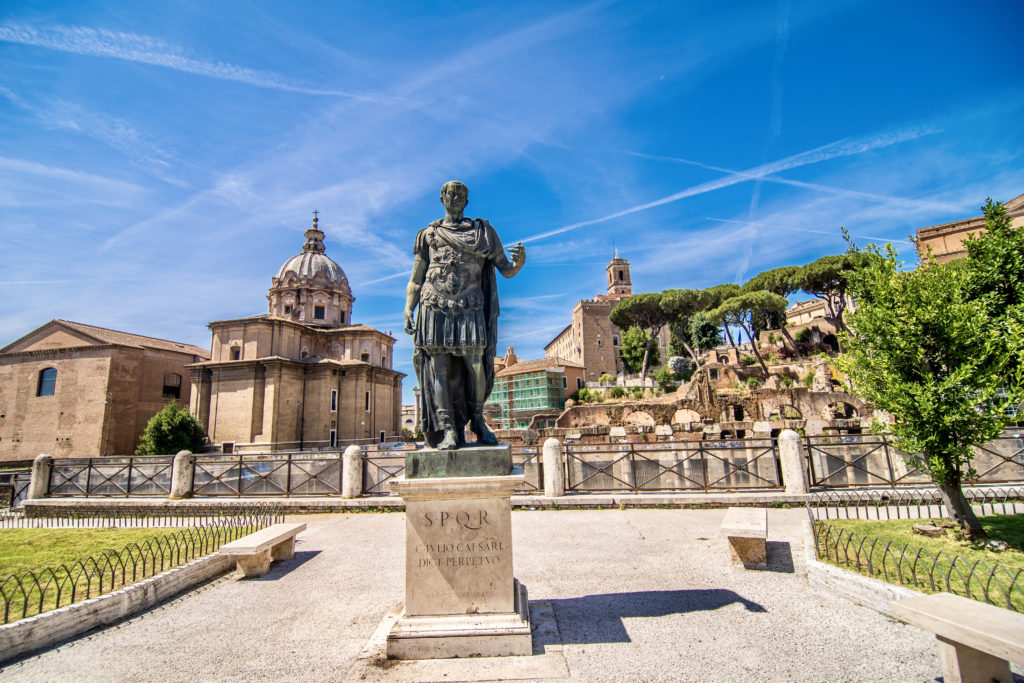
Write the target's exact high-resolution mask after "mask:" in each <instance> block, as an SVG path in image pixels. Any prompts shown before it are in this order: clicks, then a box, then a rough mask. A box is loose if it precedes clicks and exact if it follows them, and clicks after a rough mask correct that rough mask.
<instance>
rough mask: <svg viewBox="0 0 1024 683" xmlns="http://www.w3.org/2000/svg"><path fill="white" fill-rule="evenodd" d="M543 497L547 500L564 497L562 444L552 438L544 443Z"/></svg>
mask: <svg viewBox="0 0 1024 683" xmlns="http://www.w3.org/2000/svg"><path fill="white" fill-rule="evenodd" d="M544 495H545V496H547V497H548V498H557V497H558V496H564V495H565V473H564V468H563V466H562V442H561V441H559V440H558V439H555V438H553V437H552V438H550V439H548V440H547V441H545V442H544Z"/></svg>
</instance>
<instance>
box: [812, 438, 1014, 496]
mask: <svg viewBox="0 0 1024 683" xmlns="http://www.w3.org/2000/svg"><path fill="white" fill-rule="evenodd" d="M804 446H805V448H806V454H807V463H808V468H807V470H808V477H809V480H810V485H811V486H812V487H828V488H836V487H847V486H893V487H895V486H906V485H911V486H915V485H916V486H920V485H922V484H928V483H930V482H931V479H930V478H929V477H928V475H927V474H926V473H925V472H923V471H922V470H921V469H920V468H919V467H916V466H914V465H913V464H908V460H909V462H910V463H913V462H915V461H919V458H918V457H917V456H914V457H910V458H908V457H907V455H906V454H904V453H902V452H901V451H899V450H898V449H896V447H895V446H893V444H892V437H891V436H888V435H886V434H877V435H876V434H842V435H836V436H805V437H804ZM970 464H971V466H972V467H973V469H974V470H975V472H977V476H976V478H974V479H972V480H971V483H1007V482H1015V481H1024V439H1022V438H1021V436H1020V435H1019V434H1017V433H1007V434H1004V435H1003V436H999V437H997V438H995V439H993V440H992V441H989V442H988V443H986V444H984V445H983V446H978V447H976V448H974V456H973V457H972V458H971V463H970Z"/></svg>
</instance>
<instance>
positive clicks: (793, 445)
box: [779, 429, 807, 494]
mask: <svg viewBox="0 0 1024 683" xmlns="http://www.w3.org/2000/svg"><path fill="white" fill-rule="evenodd" d="M779 459H780V460H781V461H782V481H783V482H785V484H786V493H794V494H803V493H807V462H806V461H805V460H804V457H803V449H802V448H800V435H799V434H797V433H796V432H795V431H793V430H792V429H783V430H782V433H781V434H779Z"/></svg>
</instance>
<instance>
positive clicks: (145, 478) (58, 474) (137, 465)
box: [48, 455, 174, 497]
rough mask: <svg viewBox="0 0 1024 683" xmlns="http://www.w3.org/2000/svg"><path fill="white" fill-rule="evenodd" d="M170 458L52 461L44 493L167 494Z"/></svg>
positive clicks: (61, 494)
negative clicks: (47, 489) (46, 490)
mask: <svg viewBox="0 0 1024 683" xmlns="http://www.w3.org/2000/svg"><path fill="white" fill-rule="evenodd" d="M173 460H174V459H173V458H171V457H168V456H164V455H157V456H129V457H123V458H122V457H115V458H88V459H62V460H54V461H53V467H52V469H51V470H50V482H49V487H48V488H49V494H48V495H50V496H54V497H63V496H85V497H89V496H117V497H131V496H167V495H168V494H170V492H171V463H172V462H173Z"/></svg>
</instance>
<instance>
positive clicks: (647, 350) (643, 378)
mask: <svg viewBox="0 0 1024 683" xmlns="http://www.w3.org/2000/svg"><path fill="white" fill-rule="evenodd" d="M653 339H654V336H653V335H652V336H651V338H650V339H648V340H647V343H646V344H644V362H643V364H641V366H640V387H641V388H642V389H646V388H647V359H648V358H649V357H650V355H651V341H653Z"/></svg>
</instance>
